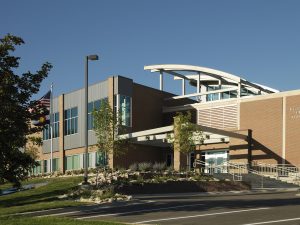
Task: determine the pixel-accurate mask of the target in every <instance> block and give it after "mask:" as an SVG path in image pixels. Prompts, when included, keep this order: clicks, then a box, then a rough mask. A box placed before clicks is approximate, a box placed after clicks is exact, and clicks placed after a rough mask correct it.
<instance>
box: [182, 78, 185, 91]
mask: <svg viewBox="0 0 300 225" xmlns="http://www.w3.org/2000/svg"><path fill="white" fill-rule="evenodd" d="M182 95H185V79H182Z"/></svg>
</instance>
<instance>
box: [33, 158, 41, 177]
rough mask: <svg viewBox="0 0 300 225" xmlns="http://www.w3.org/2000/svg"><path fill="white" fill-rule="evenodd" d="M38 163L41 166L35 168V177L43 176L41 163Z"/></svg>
mask: <svg viewBox="0 0 300 225" xmlns="http://www.w3.org/2000/svg"><path fill="white" fill-rule="evenodd" d="M36 162H37V163H39V165H38V166H35V167H34V168H33V171H32V173H33V174H34V175H37V174H41V173H42V166H41V161H36Z"/></svg>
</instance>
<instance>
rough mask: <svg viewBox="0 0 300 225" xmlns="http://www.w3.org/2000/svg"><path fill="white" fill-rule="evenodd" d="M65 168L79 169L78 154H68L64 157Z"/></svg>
mask: <svg viewBox="0 0 300 225" xmlns="http://www.w3.org/2000/svg"><path fill="white" fill-rule="evenodd" d="M65 163H66V169H67V170H78V169H80V156H79V155H70V156H67V157H66V161H65Z"/></svg>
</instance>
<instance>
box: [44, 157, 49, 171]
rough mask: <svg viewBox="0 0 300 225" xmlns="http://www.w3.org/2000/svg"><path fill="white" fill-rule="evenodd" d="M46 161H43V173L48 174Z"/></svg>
mask: <svg viewBox="0 0 300 225" xmlns="http://www.w3.org/2000/svg"><path fill="white" fill-rule="evenodd" d="M48 172H49V171H48V160H44V173H48Z"/></svg>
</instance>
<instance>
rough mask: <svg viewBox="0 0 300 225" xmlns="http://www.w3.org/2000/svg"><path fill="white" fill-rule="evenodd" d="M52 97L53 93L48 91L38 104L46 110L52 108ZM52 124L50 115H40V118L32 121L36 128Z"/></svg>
mask: <svg viewBox="0 0 300 225" xmlns="http://www.w3.org/2000/svg"><path fill="white" fill-rule="evenodd" d="M50 97H51V91H48V92H47V93H46V94H45V95H44V96H43V97H41V98H40V99H39V100H38V101H37V102H38V104H39V105H41V106H44V107H46V108H50ZM49 123H50V115H49V114H48V115H46V114H42V115H39V116H38V118H36V119H35V120H32V124H33V125H35V126H44V125H45V124H49Z"/></svg>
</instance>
